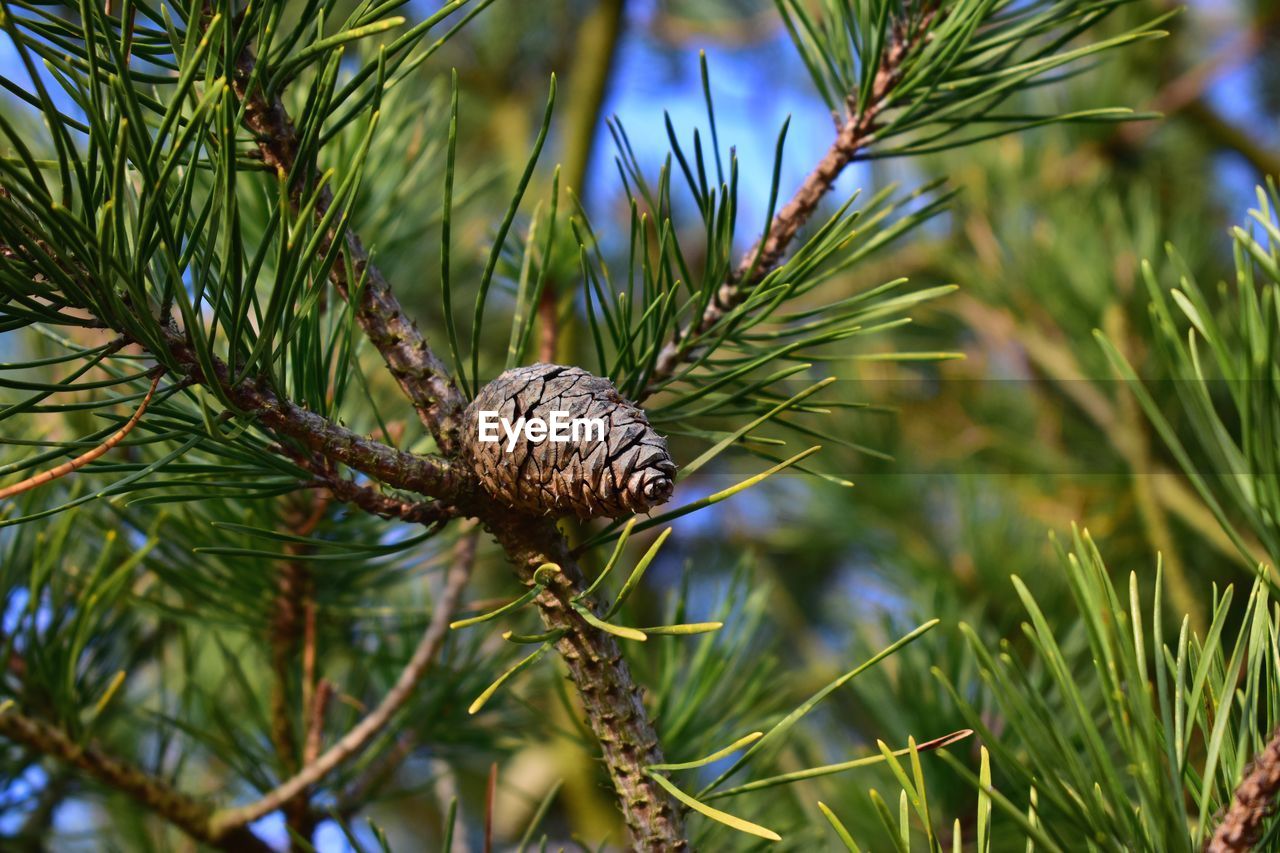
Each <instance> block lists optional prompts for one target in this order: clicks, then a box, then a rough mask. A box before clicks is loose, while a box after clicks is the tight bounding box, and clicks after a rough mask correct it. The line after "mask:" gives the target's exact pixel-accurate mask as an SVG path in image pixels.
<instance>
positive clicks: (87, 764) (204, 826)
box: [0, 709, 271, 853]
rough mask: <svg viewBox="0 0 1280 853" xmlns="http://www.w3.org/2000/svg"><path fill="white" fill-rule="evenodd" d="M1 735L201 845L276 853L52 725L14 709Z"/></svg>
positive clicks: (1, 720) (3, 716)
mask: <svg viewBox="0 0 1280 853" xmlns="http://www.w3.org/2000/svg"><path fill="white" fill-rule="evenodd" d="M0 735H3V736H4V737H6V738H8V739H9V740H12V741H14V742H15V743H20V744H22V745H23V746H26V747H28V748H30V749H32V750H35V751H36V752H39V753H41V754H43V755H48V756H50V757H52V758H56V759H58V760H59V761H63V762H65V763H66V764H69V765H71V766H73V767H76V768H78V769H79V770H81V771H83V772H84V773H85V774H86V775H88V776H89V777H91V778H93V779H96V780H97V781H98V782H100V783H102V784H103V785H105V786H107V787H108V788H112V789H114V790H117V791H120V792H122V793H124V794H127V795H128V796H129V797H131V798H132V799H134V800H136V801H137V802H138V803H139V804H141V805H142V806H144V807H145V808H147V809H149V810H150V811H152V812H155V813H156V814H157V815H159V816H160V817H163V818H164V819H166V820H167V821H169V822H170V823H172V824H173V825H175V826H177V827H178V828H179V829H181V830H183V831H184V832H186V833H187V834H188V835H190V836H191V837H192V838H194V839H196V840H197V841H202V842H204V843H205V844H209V845H211V846H214V847H217V848H219V849H222V850H238V851H250V853H258V851H261V853H270V851H271V848H270V847H268V846H267V845H266V844H265V843H263V842H262V840H261V839H259V838H258V837H257V836H256V835H254V834H253V833H252V832H250V831H249V829H248V828H247V827H244V826H238V827H233V828H229V829H227V830H218V829H215V828H214V826H213V825H212V821H211V818H212V816H213V814H214V810H213V808H212V807H211V806H210V805H208V804H207V803H204V802H201V801H200V800H197V799H195V798H194V797H191V796H190V795H188V794H184V793H182V792H181V791H177V790H174V789H173V788H170V787H169V786H168V785H167V784H166V783H165V782H163V781H162V780H160V779H157V778H156V777H154V776H150V775H148V774H147V773H144V772H143V771H142V770H140V769H139V768H137V767H135V766H134V765H132V764H128V763H126V762H124V761H121V760H120V759H118V758H115V757H113V756H111V755H108V754H107V753H105V752H103V751H102V750H101V749H99V748H98V747H96V746H93V745H83V744H80V743H77V742H75V741H74V740H72V739H71V738H70V737H68V736H67V734H66V733H65V732H63V731H62V730H61V729H57V728H54V727H53V726H51V725H49V724H48V723H45V722H42V721H40V720H36V719H33V718H31V717H27V716H24V715H23V714H21V713H19V712H17V711H15V710H13V709H9V710H6V711H4V712H3V713H0Z"/></svg>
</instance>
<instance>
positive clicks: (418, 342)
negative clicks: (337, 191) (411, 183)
mask: <svg viewBox="0 0 1280 853" xmlns="http://www.w3.org/2000/svg"><path fill="white" fill-rule="evenodd" d="M256 61H257V60H256V57H255V55H254V53H253V49H252V48H251V47H249V46H248V45H246V46H245V49H244V51H243V52H242V53H241V54H240V57H239V59H238V60H237V61H236V74H235V77H234V79H233V80H232V87H233V89H234V91H235V93H236V96H237V97H238V98H240V100H241V101H242V102H243V103H244V126H245V127H246V128H247V129H248V130H249V131H250V132H251V133H253V134H254V136H255V138H256V140H257V144H258V150H259V152H260V153H261V154H262V160H263V162H265V163H266V164H267V165H268V166H271V167H273V168H275V169H276V170H277V171H279V173H280V174H281V175H292V176H293V178H292V180H293V183H292V186H291V187H290V194H291V198H292V201H293V206H294V210H295V211H296V210H297V209H298V208H299V207H300V204H301V198H302V195H301V194H302V191H303V189H304V188H305V187H306V186H307V185H308V183H309V179H310V178H311V177H312V176H311V175H306V174H300V173H298V172H297V171H296V169H295V166H296V164H297V154H298V144H299V143H298V134H297V131H296V129H295V128H294V124H293V120H292V119H291V118H290V117H289V113H288V112H287V111H286V110H285V108H284V104H283V103H282V102H281V100H280V98H279V97H278V96H275V97H272V98H270V99H268V98H267V97H266V96H265V95H264V93H263V89H262V86H261V84H259V85H257V86H255V87H253V88H252V89H250V88H249V86H250V81H252V80H253V79H254V67H255V64H256ZM265 77H266V75H264V79H265ZM332 204H333V193H332V192H331V191H330V188H329V187H328V186H324V187H321V189H320V191H319V195H318V200H317V201H316V203H315V205H314V214H315V218H316V221H317V222H319V221H321V220H322V219H323V218H324V215H325V213H326V212H327V211H328V210H329V208H330V207H331V206H332ZM335 240H342V241H343V244H344V251H343V256H341V257H339V258H338V259H337V260H336V261H335V262H334V263H333V265H332V266H331V267H330V270H329V280H330V281H331V282H332V283H333V286H334V287H335V288H336V289H337V290H338V293H339V294H341V295H342V298H343V299H346V300H347V301H348V302H351V297H352V288H353V285H354V284H355V283H356V282H359V281H360V280H361V279H362V278H363V279H364V284H363V287H362V289H361V290H360V291H359V294H358V296H359V300H358V303H356V304H354V305H353V307H354V308H355V314H356V321H357V322H358V323H359V324H360V327H361V328H362V329H363V330H364V332H365V334H366V335H367V336H368V338H369V340H370V341H371V342H372V343H373V345H374V347H376V348H377V350H378V352H380V353H381V354H382V358H383V360H384V361H385V362H386V364H387V367H388V369H389V370H390V371H391V375H392V376H394V377H395V379H396V381H397V382H398V383H399V384H400V388H401V389H402V390H403V391H404V393H405V395H406V396H407V397H408V398H409V401H410V402H411V403H412V404H413V407H414V409H415V410H417V412H418V417H419V418H420V419H421V420H422V423H423V424H424V425H425V426H426V427H427V428H428V429H429V430H430V431H431V434H432V435H433V436H434V437H435V439H436V444H437V445H438V446H439V447H440V449H441V450H442V451H444V452H446V453H450V452H452V451H453V450H455V449H456V446H457V431H458V419H459V417H460V415H461V413H462V409H463V408H464V407H465V405H466V401H465V399H464V398H463V396H462V393H461V392H460V391H459V390H458V386H457V385H456V384H455V383H454V381H453V378H452V376H451V375H450V373H449V370H448V368H447V367H445V364H444V362H443V361H441V360H440V358H439V357H438V356H437V355H436V354H435V353H434V352H433V351H432V349H431V347H430V346H428V344H427V341H426V339H425V338H424V337H423V336H422V333H421V332H419V331H418V326H417V323H415V322H413V321H412V320H410V319H409V318H408V316H407V315H406V314H405V312H404V309H403V308H401V307H400V302H399V301H398V300H397V299H396V297H395V294H394V293H392V291H391V285H390V283H389V282H388V281H387V279H386V277H385V276H384V275H383V274H382V271H381V270H379V269H378V267H377V265H376V264H374V263H373V262H372V261H371V260H370V258H369V253H368V251H367V250H366V249H365V246H364V243H363V242H362V241H361V239H360V237H359V235H357V234H356V233H355V232H354V231H353V230H351V229H350V228H346V227H341V228H340V229H334V228H331V229H330V230H329V231H328V232H327V233H326V234H325V237H324V239H323V240H322V241H321V242H320V246H319V249H318V254H319V255H320V256H322V257H323V256H325V255H326V254H327V253H328V251H329V248H330V247H331V246H332V245H333V242H334V241H335ZM348 267H349V268H350V269H351V270H354V272H355V277H356V282H352V281H349V280H348V276H347V270H348Z"/></svg>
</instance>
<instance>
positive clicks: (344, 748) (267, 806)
mask: <svg viewBox="0 0 1280 853" xmlns="http://www.w3.org/2000/svg"><path fill="white" fill-rule="evenodd" d="M475 538H476V537H475V535H474V533H473V532H471V531H465V532H464V533H463V534H462V537H461V538H460V539H459V541H458V545H457V547H456V549H455V552H454V559H453V565H452V566H451V567H450V569H449V574H448V577H447V578H446V580H445V587H444V592H443V593H442V594H441V596H440V600H439V601H437V602H436V607H435V611H434V612H433V613H432V614H431V621H430V623H429V624H428V625H427V629H426V631H425V632H424V633H423V635H422V639H421V640H419V642H418V646H417V648H416V649H414V652H413V656H412V657H411V658H410V659H409V663H408V664H407V665H406V666H405V668H404V669H403V670H402V671H401V673H400V676H399V678H397V679H396V683H395V684H394V685H393V686H392V687H391V689H390V690H388V691H387V694H386V695H385V696H383V697H382V701H381V702H379V703H378V706H377V707H376V708H374V709H373V710H372V711H370V712H369V714H368V715H367V716H365V718H364V719H362V720H361V721H360V722H359V723H357V724H356V725H355V726H354V727H353V728H352V729H351V730H350V731H348V732H347V733H346V734H345V735H343V736H342V738H341V739H340V740H339V741H338V742H337V743H335V744H334V745H333V746H331V747H329V749H328V750H327V751H326V752H325V753H324V754H322V755H321V756H320V757H319V758H317V759H316V760H315V761H313V762H311V763H309V764H307V765H306V766H305V767H303V768H302V769H301V770H300V771H299V772H298V773H296V774H295V775H294V776H293V777H291V778H290V779H288V780H286V781H285V782H283V783H281V784H280V785H278V786H277V787H275V788H274V789H272V790H271V791H269V792H267V793H266V794H265V795H263V797H262V798H261V799H259V800H258V801H256V802H253V803H250V804H248V805H245V806H239V807H237V808H231V809H225V810H223V811H220V812H218V813H217V814H215V815H214V816H213V818H212V819H211V825H212V826H213V828H214V831H215V832H217V833H219V834H220V833H226V832H232V831H234V830H236V829H237V828H239V827H243V826H245V825H246V824H249V823H252V822H253V821H255V820H257V819H258V818H260V817H263V816H264V815H268V814H270V813H271V812H274V811H276V810H278V809H280V808H282V807H283V806H284V805H285V804H286V803H288V802H289V801H290V800H292V799H293V798H294V797H296V796H297V795H298V794H300V793H301V792H303V791H305V790H306V789H307V788H309V787H310V786H312V785H314V784H316V783H317V782H319V781H320V780H321V779H323V778H324V777H325V776H327V775H328V774H329V773H330V772H331V771H332V770H333V769H334V768H336V767H337V766H338V765H340V764H342V763H343V762H345V761H346V760H347V759H349V758H351V757H352V756H354V755H356V754H357V753H358V752H360V751H361V750H362V749H364V748H365V747H366V746H367V745H368V744H369V741H371V740H372V739H373V738H374V737H375V736H376V735H378V734H379V733H381V732H382V731H383V730H384V729H385V728H386V727H387V725H388V724H389V723H390V722H391V720H392V718H393V717H394V716H395V715H396V713H397V712H399V711H400V709H401V708H403V707H404V706H405V704H406V703H407V702H408V701H409V699H410V698H412V696H413V693H414V690H415V689H416V688H417V686H418V683H419V682H420V681H421V680H422V677H423V676H424V675H426V673H427V670H428V669H430V668H431V664H432V663H433V662H434V661H435V659H436V656H437V655H438V654H439V653H440V648H441V647H442V646H443V645H444V640H445V637H446V636H448V634H449V622H450V620H451V619H452V618H453V614H454V611H455V610H456V609H457V607H458V602H459V601H460V600H461V598H462V589H463V587H465V586H466V584H467V581H468V579H469V578H470V577H471V567H472V564H473V563H474V561H475V547H476V541H475Z"/></svg>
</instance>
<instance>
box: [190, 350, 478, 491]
mask: <svg viewBox="0 0 1280 853" xmlns="http://www.w3.org/2000/svg"><path fill="white" fill-rule="evenodd" d="M165 343H166V344H167V345H168V347H169V355H170V357H172V358H173V359H174V360H175V361H176V363H177V365H178V367H179V368H180V369H181V370H182V372H184V373H186V374H187V375H189V376H191V377H192V378H194V379H195V380H196V381H197V382H200V383H202V384H216V385H217V386H218V387H219V388H220V389H221V390H222V392H223V393H224V394H226V396H227V399H229V400H230V401H231V402H232V403H234V404H235V405H236V407H237V408H239V409H240V410H242V411H244V412H248V413H250V414H252V415H254V416H255V417H256V418H257V420H258V423H260V424H261V425H262V426H264V427H266V428H267V429H269V430H271V431H272V432H274V433H276V434H277V435H282V436H287V437H289V438H292V439H294V440H296V441H297V442H298V443H299V444H301V445H302V446H303V447H306V448H307V449H308V450H311V451H313V452H315V453H317V454H319V455H320V456H323V457H324V458H325V459H326V460H328V461H330V462H337V463H341V464H343V465H346V466H347V467H349V468H354V469H355V470H357V471H359V472H361V473H362V474H367V475H368V476H370V477H373V478H375V479H377V480H381V481H382V482H384V483H386V484H387V485H389V486H394V487H396V488H398V489H405V490H408V491H413V492H418V493H419V494H423V495H431V496H433V497H438V498H446V499H453V498H456V497H460V496H463V495H465V494H467V493H468V492H469V490H470V480H469V478H468V476H467V474H466V473H465V472H463V471H462V470H461V469H460V468H459V466H458V465H456V464H454V463H453V462H451V461H449V460H446V459H442V458H440V457H438V456H430V455H424V454H418V453H407V452H405V451H403V450H399V449H397V448H394V447H390V446H388V445H385V444H382V443H380V442H377V441H374V440H373V439H371V438H367V437H365V436H362V435H360V434H358V433H355V432H352V431H351V430H349V429H347V428H346V427H343V426H340V425H338V424H335V423H334V422H332V421H330V420H329V419H328V418H325V417H323V416H321V415H318V414H316V413H315V412H311V411H308V410H307V409H303V408H302V407H300V406H298V405H297V404H295V403H293V402H292V401H290V400H286V399H284V398H283V397H280V396H277V394H276V393H275V392H274V391H273V390H272V389H271V388H269V387H267V386H266V385H265V384H262V383H259V382H257V381H255V380H254V379H251V378H249V379H243V380H241V381H239V382H237V383H234V384H232V381H231V373H230V370H229V369H228V368H227V366H226V364H225V363H223V362H222V361H221V360H219V359H217V358H213V359H211V362H212V365H213V370H214V375H213V376H211V377H210V376H205V375H204V371H203V369H202V368H201V367H200V363H199V360H198V359H197V358H196V354H195V351H194V350H193V349H192V348H191V344H190V342H189V341H188V340H187V339H186V337H185V336H184V335H183V334H182V333H181V332H179V331H178V330H177V329H173V328H170V329H169V330H168V331H167V332H166V334H165Z"/></svg>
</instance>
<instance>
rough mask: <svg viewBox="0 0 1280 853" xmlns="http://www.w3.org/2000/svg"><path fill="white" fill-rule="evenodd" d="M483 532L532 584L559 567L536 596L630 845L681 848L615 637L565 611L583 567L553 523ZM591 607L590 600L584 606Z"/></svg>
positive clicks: (505, 524) (674, 810)
mask: <svg viewBox="0 0 1280 853" xmlns="http://www.w3.org/2000/svg"><path fill="white" fill-rule="evenodd" d="M486 527H487V528H488V529H489V531H490V532H491V533H493V535H494V537H495V538H496V539H497V540H498V543H499V544H500V545H501V546H502V547H503V549H504V550H505V551H506V553H507V555H508V557H509V559H510V560H511V561H512V563H513V565H514V566H515V570H516V574H517V575H518V576H519V578H520V580H521V581H522V582H523V583H524V584H525V585H526V586H532V585H533V582H534V572H536V571H537V569H538V567H539V566H542V565H543V564H545V563H555V564H556V565H557V566H559V567H560V571H559V572H558V573H556V574H555V575H554V577H553V579H552V580H551V581H550V582H549V583H548V584H547V586H546V589H545V590H544V591H543V592H542V593H541V594H540V595H539V596H538V597H537V599H536V601H537V604H538V608H539V610H540V611H541V615H542V621H543V624H545V625H546V627H547V628H548V629H550V630H557V629H564V630H565V634H564V636H563V637H562V638H561V639H560V641H559V642H558V643H557V644H556V645H557V649H558V650H559V652H560V655H561V657H563V658H564V662H565V665H566V666H567V667H568V669H569V677H570V678H571V679H572V680H573V684H574V686H575V687H576V688H577V690H578V695H579V697H580V698H581V700H582V706H583V710H584V711H585V712H586V717H587V722H588V723H589V724H590V726H591V730H592V731H593V732H594V733H595V736H596V739H597V740H599V742H600V747H601V750H602V751H603V753H604V763H605V767H607V768H608V770H609V777H610V779H611V780H612V781H613V786H614V789H615V791H616V792H617V796H618V800H619V803H620V806H621V809H622V815H623V818H624V820H625V821H626V824H627V829H628V831H629V834H630V840H631V846H632V848H633V849H636V850H643V851H669V850H686V849H688V846H689V843H688V841H687V839H686V838H685V832H684V819H683V815H682V813H681V811H680V810H679V808H678V807H677V806H676V804H675V803H674V801H673V800H672V798H671V796H670V795H669V794H668V793H667V792H666V791H665V790H664V789H663V788H662V787H661V786H659V785H658V784H657V783H656V782H654V781H653V780H652V779H651V778H650V777H649V775H648V774H647V772H646V770H647V768H648V767H649V766H650V765H653V764H661V763H663V761H664V759H663V753H662V747H661V745H660V743H659V740H658V735H657V732H656V731H655V729H654V726H653V723H652V722H651V721H650V720H649V715H648V712H647V711H646V710H645V707H644V702H643V698H642V692H641V689H640V687H639V686H638V685H637V684H636V683H635V680H634V679H633V678H632V676H631V669H630V667H628V666H627V662H626V660H625V659H624V658H623V656H622V652H621V651H620V650H619V649H618V643H617V640H615V639H614V638H613V637H612V636H610V635H609V634H607V633H605V632H604V631H601V630H600V629H598V628H595V627H594V626H592V625H590V624H588V623H587V622H586V620H585V619H583V618H582V616H581V615H579V614H578V613H577V612H576V611H575V610H574V609H573V607H572V606H571V602H573V600H574V599H576V598H577V597H578V596H579V595H580V594H581V592H582V590H583V589H584V588H585V587H586V583H585V580H584V577H583V574H582V569H581V568H580V567H579V566H578V564H577V562H576V561H575V560H574V558H573V555H572V554H571V553H570V552H569V547H568V543H567V542H566V541H565V538H564V536H563V535H561V533H560V531H559V530H557V529H556V527H555V526H554V525H553V524H547V523H545V522H543V521H540V520H534V519H527V518H521V517H517V516H504V517H500V518H494V519H490V520H486ZM586 603H587V606H589V607H591V609H592V610H593V611H594V610H597V609H598V608H597V607H596V605H595V603H594V602H586Z"/></svg>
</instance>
